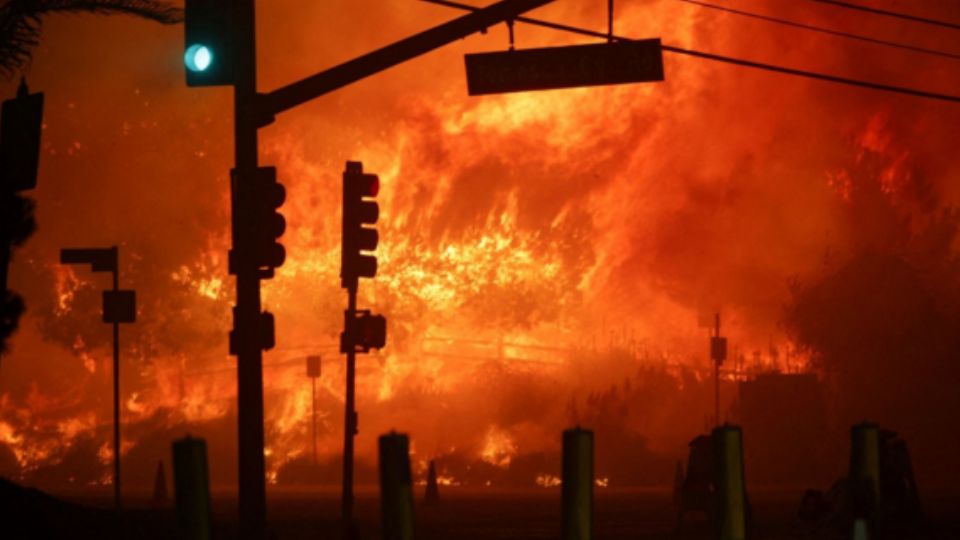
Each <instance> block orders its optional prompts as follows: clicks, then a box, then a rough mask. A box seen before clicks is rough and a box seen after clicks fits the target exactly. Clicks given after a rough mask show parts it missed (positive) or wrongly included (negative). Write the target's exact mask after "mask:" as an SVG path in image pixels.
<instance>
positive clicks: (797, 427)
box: [739, 373, 829, 485]
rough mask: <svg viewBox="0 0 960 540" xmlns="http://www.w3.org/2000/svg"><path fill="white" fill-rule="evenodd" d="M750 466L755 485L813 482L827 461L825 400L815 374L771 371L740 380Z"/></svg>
mask: <svg viewBox="0 0 960 540" xmlns="http://www.w3.org/2000/svg"><path fill="white" fill-rule="evenodd" d="M739 394H740V419H741V424H742V425H743V429H744V431H746V432H747V433H749V434H750V436H749V437H747V438H746V440H744V446H745V448H744V453H745V459H746V460H747V463H746V466H747V469H749V470H750V480H751V482H755V483H756V484H776V485H809V483H810V481H811V479H816V478H819V477H820V476H819V475H822V471H823V469H824V468H825V465H826V459H825V458H826V455H825V451H826V450H825V447H826V446H828V445H826V444H822V443H823V442H825V441H826V439H827V437H828V435H829V434H828V425H827V405H826V397H825V395H824V391H823V386H822V385H821V384H820V381H819V380H818V379H817V376H816V375H813V374H783V373H770V374H763V375H758V376H757V377H755V378H754V379H752V380H750V381H744V382H741V383H740V385H739Z"/></svg>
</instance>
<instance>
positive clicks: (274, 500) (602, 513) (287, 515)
mask: <svg viewBox="0 0 960 540" xmlns="http://www.w3.org/2000/svg"><path fill="white" fill-rule="evenodd" d="M8 491H9V490H8ZM8 495H9V494H8ZM376 495H377V493H376V491H375V490H361V491H360V493H359V494H358V500H357V509H356V514H357V517H358V523H359V528H360V538H363V539H374V538H377V539H378V538H381V534H380V526H379V520H380V512H379V501H378V499H377V497H376ZM441 496H442V501H441V503H440V504H439V505H438V506H435V507H427V506H424V505H422V504H418V506H417V508H416V519H417V538H418V539H419V540H431V539H444V540H447V539H451V540H454V539H455V540H480V539H484V540H500V539H513V540H527V539H530V540H533V539H547V538H549V539H557V538H559V536H560V508H559V506H560V503H559V499H560V492H559V490H557V489H551V490H546V489H545V490H538V491H525V492H517V491H501V490H495V489H487V490H478V489H465V488H448V489H446V490H445V491H443V492H442V494H441ZM16 497H18V498H20V499H21V500H20V502H17V501H14V502H12V503H11V502H10V500H6V495H5V496H4V499H5V500H3V501H0V504H2V506H0V521H2V523H3V524H4V526H3V528H0V538H70V539H77V538H138V539H140V538H143V539H153V538H176V536H177V535H176V529H175V523H174V515H173V511H172V509H171V508H169V507H165V508H155V507H153V506H152V505H151V504H150V502H149V497H148V495H146V494H144V495H142V496H139V497H138V496H137V495H136V494H128V495H127V509H126V510H125V511H124V513H123V514H122V515H121V517H120V518H117V517H115V516H114V514H113V512H112V511H110V510H107V509H106V508H107V507H108V506H109V503H110V499H109V494H108V493H105V492H101V493H98V494H96V495H95V496H91V494H89V493H79V492H75V493H65V494H61V495H60V500H52V499H47V498H46V496H45V495H43V494H40V493H38V492H32V493H29V492H28V493H27V494H26V495H24V494H23V493H18V494H17V495H16ZM751 499H752V503H753V506H754V529H753V532H754V535H753V538H754V539H764V538H770V539H779V538H850V535H849V534H841V533H840V532H839V531H836V530H835V529H833V528H831V527H829V526H825V525H811V524H808V523H803V522H801V521H800V520H798V519H797V517H796V514H797V507H798V502H799V499H800V492H799V491H795V490H767V491H756V490H755V491H753V492H752V493H751ZM24 500H26V501H28V502H24ZM64 501H65V502H64ZM213 504H214V514H215V515H214V521H215V527H216V531H215V533H216V535H215V538H220V539H232V538H236V537H237V532H238V531H237V524H236V519H235V518H236V499H235V497H234V496H231V495H229V494H226V493H215V495H214V501H213ZM595 504H596V507H595V523H596V535H595V538H598V539H605V540H621V539H622V540H626V539H631V540H637V539H660V538H663V539H677V538H681V539H685V538H690V539H693V538H709V537H710V534H709V529H708V527H707V524H706V523H705V521H704V520H703V518H702V517H701V516H699V515H691V516H689V517H688V518H687V519H686V520H685V522H684V525H683V528H682V529H681V531H680V532H679V533H677V532H676V509H675V507H674V506H673V504H672V502H671V497H670V494H669V492H667V491H665V490H631V489H599V490H597V493H596V503H595ZM268 505H269V517H268V519H269V526H270V532H271V537H272V538H276V539H278V540H286V539H300V538H311V539H326V538H330V539H339V537H340V528H339V524H338V520H337V518H338V515H339V498H338V496H337V493H336V492H335V491H333V490H283V489H281V490H273V491H271V492H270V494H269V503H268ZM30 508H43V510H42V512H41V513H40V514H39V517H38V515H37V514H36V513H34V512H33V511H31V510H29V509H30ZM924 510H925V512H926V516H927V517H926V523H925V524H924V525H923V526H922V527H919V528H918V529H917V530H915V531H910V532H908V533H901V534H896V535H889V536H888V537H892V538H923V539H960V493H954V494H945V493H930V494H927V496H926V497H925V499H924Z"/></svg>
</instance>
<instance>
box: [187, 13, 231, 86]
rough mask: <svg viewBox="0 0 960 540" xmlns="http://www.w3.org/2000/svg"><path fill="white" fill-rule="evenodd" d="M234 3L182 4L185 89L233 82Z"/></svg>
mask: <svg viewBox="0 0 960 540" xmlns="http://www.w3.org/2000/svg"><path fill="white" fill-rule="evenodd" d="M235 4H236V2H234V1H232V0H231V1H224V0H186V2H185V3H184V14H183V26H184V38H185V39H184V55H183V63H184V66H185V67H186V75H187V86H225V85H230V84H234V83H235V79H236V77H235V76H236V73H235V72H236V66H235V58H234V56H235V54H236V36H237V32H238V30H239V29H238V28H237V27H236V26H237V25H236V21H237V19H238V17H236V13H235V10H236V9H238V6H237V5H235Z"/></svg>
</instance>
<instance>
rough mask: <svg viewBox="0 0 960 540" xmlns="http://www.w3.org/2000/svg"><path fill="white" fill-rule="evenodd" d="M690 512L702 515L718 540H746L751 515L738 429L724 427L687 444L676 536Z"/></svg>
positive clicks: (741, 442) (741, 444) (741, 440)
mask: <svg viewBox="0 0 960 540" xmlns="http://www.w3.org/2000/svg"><path fill="white" fill-rule="evenodd" d="M691 511H693V512H702V513H703V514H704V515H705V516H706V518H707V520H708V521H709V522H710V524H711V526H712V528H713V529H714V530H715V531H716V533H717V537H718V538H721V539H725V540H742V539H744V538H746V536H747V534H748V533H747V531H748V529H749V527H750V520H751V517H750V516H751V511H750V501H749V499H748V497H747V491H746V475H745V470H744V465H743V435H742V430H741V429H740V427H738V426H732V425H729V424H725V425H723V426H719V427H717V428H714V430H713V431H712V432H711V434H710V435H699V436H697V437H696V438H695V439H693V440H692V441H691V442H690V456H689V459H688V461H687V474H686V477H685V478H684V479H683V484H682V489H681V493H680V509H679V512H678V515H677V532H678V533H679V531H680V529H681V527H682V525H683V518H684V516H685V514H687V513H688V512H691Z"/></svg>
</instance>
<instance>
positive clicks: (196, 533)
mask: <svg viewBox="0 0 960 540" xmlns="http://www.w3.org/2000/svg"><path fill="white" fill-rule="evenodd" d="M173 484H174V486H173V488H174V494H175V497H176V503H177V521H178V523H179V526H180V538H183V539H186V540H208V539H209V538H210V535H211V532H212V524H211V521H210V475H209V472H208V469H207V443H206V442H205V441H204V440H203V439H195V438H193V437H190V436H189V435H188V436H186V437H184V438H183V439H180V440H178V441H174V443H173Z"/></svg>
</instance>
